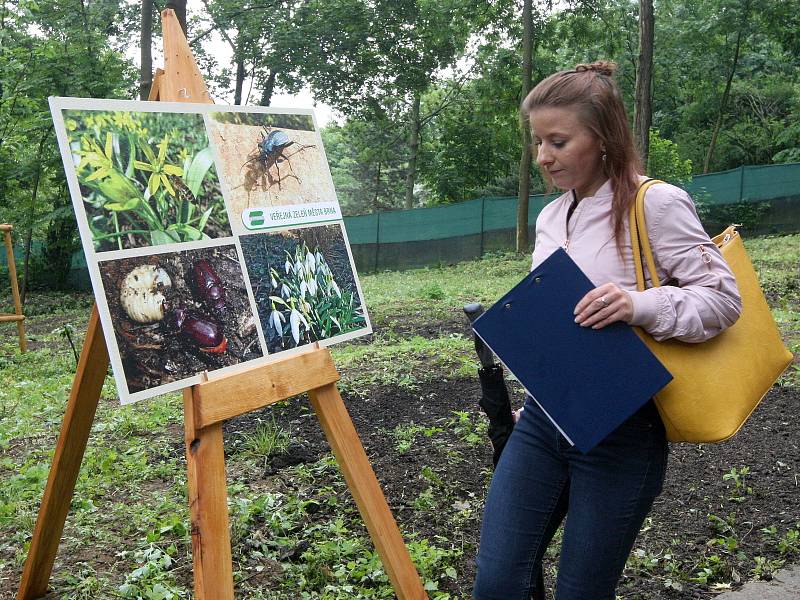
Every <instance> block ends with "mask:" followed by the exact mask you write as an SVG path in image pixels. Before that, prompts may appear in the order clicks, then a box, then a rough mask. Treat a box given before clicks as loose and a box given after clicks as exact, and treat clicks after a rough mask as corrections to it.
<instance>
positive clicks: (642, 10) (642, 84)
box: [633, 0, 655, 170]
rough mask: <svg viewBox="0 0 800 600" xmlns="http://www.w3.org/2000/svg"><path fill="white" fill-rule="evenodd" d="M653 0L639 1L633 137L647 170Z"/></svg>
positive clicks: (653, 20) (651, 116) (650, 112)
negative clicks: (637, 59) (637, 60)
mask: <svg viewBox="0 0 800 600" xmlns="http://www.w3.org/2000/svg"><path fill="white" fill-rule="evenodd" d="M654 29H655V17H654V15H653V0H639V63H638V65H637V66H636V92H635V97H636V104H635V106H634V110H633V137H634V139H635V140H636V144H637V146H638V147H639V154H640V156H641V157H642V166H643V167H644V168H645V170H646V169H647V156H648V154H649V153H650V125H651V123H652V119H653V112H652V107H653V98H652V93H651V89H652V80H653V30H654Z"/></svg>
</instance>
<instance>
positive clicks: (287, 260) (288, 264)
mask: <svg viewBox="0 0 800 600" xmlns="http://www.w3.org/2000/svg"><path fill="white" fill-rule="evenodd" d="M283 266H284V268H285V269H286V274H287V275H288V274H289V271H291V270H292V263H291V262H289V259H288V258H287V259H286V264H285V265H283Z"/></svg>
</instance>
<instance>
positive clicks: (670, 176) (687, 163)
mask: <svg viewBox="0 0 800 600" xmlns="http://www.w3.org/2000/svg"><path fill="white" fill-rule="evenodd" d="M647 174H648V176H650V177H653V178H654V179H663V180H664V181H669V182H672V183H678V184H685V183H687V182H689V181H690V180H691V178H692V161H691V160H689V159H682V158H681V157H680V154H679V152H678V146H677V144H675V142H672V141H670V140H666V139H663V138H662V137H661V136H660V135H659V133H658V129H651V130H650V150H649V152H648V155H647Z"/></svg>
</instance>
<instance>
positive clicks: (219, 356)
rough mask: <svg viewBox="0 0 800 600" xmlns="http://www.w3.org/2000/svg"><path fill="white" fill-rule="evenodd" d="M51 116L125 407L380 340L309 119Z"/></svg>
mask: <svg viewBox="0 0 800 600" xmlns="http://www.w3.org/2000/svg"><path fill="white" fill-rule="evenodd" d="M50 106H51V111H52V114H53V120H54V123H55V129H56V133H57V136H58V141H59V146H60V148H61V153H62V159H63V161H64V167H65V171H66V174H67V181H68V183H69V188H70V193H71V196H72V201H73V206H74V209H75V214H76V218H77V222H78V229H79V231H80V235H81V241H82V243H83V248H84V252H85V255H86V262H87V265H88V267H89V273H90V276H91V280H92V286H93V288H94V292H95V298H96V302H97V306H98V310H99V314H100V320H101V322H102V325H103V331H104V333H105V339H106V344H107V346H108V349H109V356H110V360H111V365H112V368H113V371H114V376H115V379H116V382H117V389H118V393H119V396H120V400H121V402H122V403H123V404H127V403H130V402H135V401H138V400H142V399H145V398H148V397H152V396H155V395H158V394H162V393H166V392H170V391H173V390H177V389H181V388H185V387H188V386H190V385H194V384H197V383H200V381H202V379H203V373H204V372H208V373H209V374H211V375H212V377H213V374H215V373H219V374H223V373H229V372H235V371H236V370H239V369H242V368H249V367H251V366H256V365H258V364H262V363H267V362H270V360H271V359H274V358H275V357H285V356H288V355H291V354H296V353H298V352H301V351H302V350H303V347H304V346H308V345H309V344H311V343H313V342H319V343H320V345H323V346H326V345H330V344H334V343H338V342H341V341H346V340H349V339H353V338H355V337H359V336H362V335H366V334H368V333H371V331H372V328H371V324H370V320H369V315H368V313H367V309H366V305H365V303H364V296H363V292H362V290H361V286H360V283H359V279H358V274H357V272H356V269H355V263H354V261H353V256H352V253H351V251H350V246H349V242H348V239H347V232H346V231H345V229H344V224H343V222H342V216H341V209H340V207H339V203H338V200H337V198H336V193H335V191H334V187H333V181H332V178H331V174H330V169H329V168H328V163H327V158H326V156H325V151H324V148H323V146H322V139H321V137H320V135H319V130H318V128H317V125H316V122H315V120H314V116H313V113H312V111H310V110H303V109H295V110H290V109H276V108H266V107H238V106H237V107H222V106H217V105H205V104H194V103H192V104H189V103H186V104H183V103H160V102H132V101H122V100H120V101H115V100H91V99H79V98H55V97H54V98H51V99H50Z"/></svg>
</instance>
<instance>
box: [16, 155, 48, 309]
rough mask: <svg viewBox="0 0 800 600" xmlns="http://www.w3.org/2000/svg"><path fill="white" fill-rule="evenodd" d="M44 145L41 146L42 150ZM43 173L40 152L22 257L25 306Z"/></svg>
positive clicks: (23, 302)
mask: <svg viewBox="0 0 800 600" xmlns="http://www.w3.org/2000/svg"><path fill="white" fill-rule="evenodd" d="M41 147H42V145H40V146H39V148H40V150H41ZM41 175H42V160H41V153H40V154H39V162H38V164H37V165H36V175H34V177H33V192H32V193H31V210H30V211H29V214H28V224H27V229H26V230H25V254H24V256H23V259H22V289H21V290H20V293H19V297H20V303H21V304H22V306H23V307H24V306H25V296H26V295H27V293H28V273H29V272H30V264H31V242H32V240H33V220H34V219H33V217H34V214H35V213H36V196H37V194H38V193H39V180H40V179H41Z"/></svg>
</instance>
